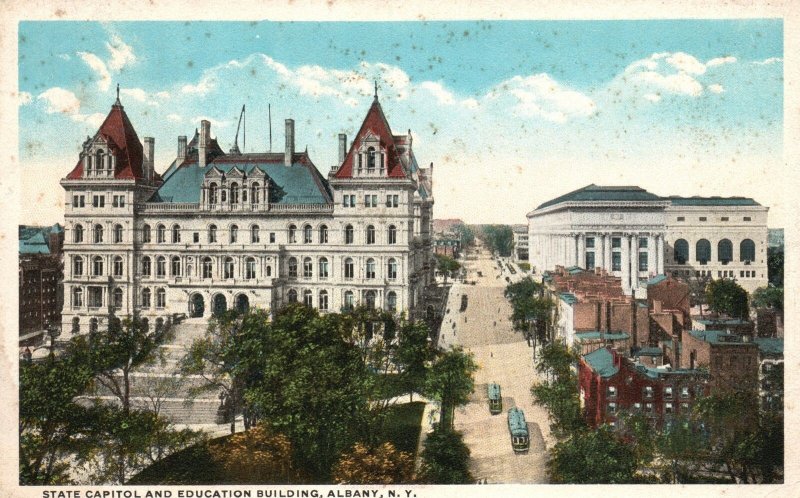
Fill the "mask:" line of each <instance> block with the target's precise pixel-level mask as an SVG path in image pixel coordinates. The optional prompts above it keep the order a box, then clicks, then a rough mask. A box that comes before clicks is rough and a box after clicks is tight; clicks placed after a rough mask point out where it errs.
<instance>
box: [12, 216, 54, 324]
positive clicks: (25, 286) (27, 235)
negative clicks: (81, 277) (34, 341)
mask: <svg viewBox="0 0 800 498" xmlns="http://www.w3.org/2000/svg"><path fill="white" fill-rule="evenodd" d="M63 243H64V229H63V228H62V227H61V225H58V224H56V225H53V226H51V227H39V226H26V225H20V226H19V335H20V337H25V336H29V335H30V334H36V333H42V332H44V331H46V329H47V328H48V327H50V326H54V327H58V326H60V323H61V307H62V305H63V292H62V283H63V271H62V258H61V251H62V247H63Z"/></svg>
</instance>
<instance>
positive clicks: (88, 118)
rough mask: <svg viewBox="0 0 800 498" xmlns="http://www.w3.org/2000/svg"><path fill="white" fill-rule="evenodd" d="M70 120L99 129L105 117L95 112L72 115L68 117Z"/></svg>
mask: <svg viewBox="0 0 800 498" xmlns="http://www.w3.org/2000/svg"><path fill="white" fill-rule="evenodd" d="M70 119H72V120H73V121H75V122H78V123H87V124H89V125H91V126H92V127H94V128H100V125H101V124H103V121H105V119H106V115H105V114H103V113H100V112H95V113H93V114H73V115H72V116H70Z"/></svg>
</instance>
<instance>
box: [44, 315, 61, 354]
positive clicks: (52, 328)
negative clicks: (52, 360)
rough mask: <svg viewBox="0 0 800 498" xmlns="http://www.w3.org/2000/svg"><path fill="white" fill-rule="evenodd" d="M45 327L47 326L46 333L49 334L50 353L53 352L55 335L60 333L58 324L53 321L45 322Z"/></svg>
mask: <svg viewBox="0 0 800 498" xmlns="http://www.w3.org/2000/svg"><path fill="white" fill-rule="evenodd" d="M46 328H47V335H49V336H50V354H51V355H52V354H55V349H56V337H58V336H60V335H61V333H60V331H59V330H58V326H57V325H55V324H53V323H50V322H47V324H46Z"/></svg>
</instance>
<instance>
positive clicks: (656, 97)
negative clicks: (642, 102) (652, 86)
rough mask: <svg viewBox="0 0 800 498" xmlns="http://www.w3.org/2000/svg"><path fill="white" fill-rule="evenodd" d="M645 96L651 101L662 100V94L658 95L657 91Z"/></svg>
mask: <svg viewBox="0 0 800 498" xmlns="http://www.w3.org/2000/svg"><path fill="white" fill-rule="evenodd" d="M644 98H645V99H646V100H649V101H650V102H658V101H660V100H661V95H658V94H657V93H648V94H645V96H644Z"/></svg>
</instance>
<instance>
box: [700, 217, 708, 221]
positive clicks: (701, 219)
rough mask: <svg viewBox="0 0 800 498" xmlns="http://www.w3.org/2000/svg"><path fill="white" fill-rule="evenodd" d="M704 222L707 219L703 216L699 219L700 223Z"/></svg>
mask: <svg viewBox="0 0 800 498" xmlns="http://www.w3.org/2000/svg"><path fill="white" fill-rule="evenodd" d="M706 220H708V218H706V217H705V216H701V217H700V221H706Z"/></svg>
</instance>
